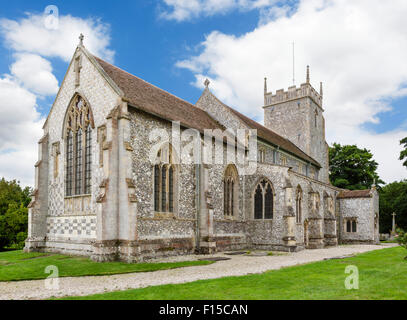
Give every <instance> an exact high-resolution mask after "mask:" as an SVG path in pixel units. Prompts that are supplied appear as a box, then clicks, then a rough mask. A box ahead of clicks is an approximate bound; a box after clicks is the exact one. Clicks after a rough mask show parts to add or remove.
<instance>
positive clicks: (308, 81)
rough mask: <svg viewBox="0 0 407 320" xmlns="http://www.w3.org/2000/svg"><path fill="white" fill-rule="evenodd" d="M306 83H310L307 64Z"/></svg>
mask: <svg viewBox="0 0 407 320" xmlns="http://www.w3.org/2000/svg"><path fill="white" fill-rule="evenodd" d="M307 83H310V76H309V66H307Z"/></svg>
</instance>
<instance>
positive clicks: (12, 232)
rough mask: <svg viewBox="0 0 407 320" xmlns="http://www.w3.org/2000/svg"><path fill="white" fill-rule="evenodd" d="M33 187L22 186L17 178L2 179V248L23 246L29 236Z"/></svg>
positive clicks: (0, 221) (0, 212)
mask: <svg viewBox="0 0 407 320" xmlns="http://www.w3.org/2000/svg"><path fill="white" fill-rule="evenodd" d="M30 194H31V189H30V188H29V187H26V188H24V189H22V188H21V186H20V184H19V182H18V181H16V180H12V181H6V180H5V179H4V178H3V179H1V180H0V250H2V249H4V248H5V247H15V248H21V247H22V246H23V244H24V240H25V238H26V237H27V224H28V209H27V206H28V204H29V203H30V200H31V199H30Z"/></svg>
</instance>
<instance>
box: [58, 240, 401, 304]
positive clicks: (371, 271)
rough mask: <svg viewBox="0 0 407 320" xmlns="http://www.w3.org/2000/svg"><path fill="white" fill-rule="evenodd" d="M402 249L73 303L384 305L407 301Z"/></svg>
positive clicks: (87, 297)
mask: <svg viewBox="0 0 407 320" xmlns="http://www.w3.org/2000/svg"><path fill="white" fill-rule="evenodd" d="M406 253H407V252H406V250H405V249H403V248H401V247H395V248H386V249H382V250H376V251H371V252H368V253H363V254H360V255H357V256H355V257H352V258H346V259H338V260H327V261H321V262H315V263H310V264H306V265H300V266H295V267H289V268H284V269H280V270H275V271H269V272H266V273H263V274H254V275H248V276H240V277H226V278H220V279H214V280H201V281H195V282H190V283H185V284H177V285H162V286H153V287H147V288H144V289H135V290H126V291H119V292H109V293H104V294H97V295H92V296H86V297H69V298H66V299H76V300H239V299H249V300H250V299H253V300H257V299H262V300H291V299H301V300H316V299H321V300H328V299H341V300H362V299H363V300H385V299H389V300H390V299H391V300H395V299H403V300H404V299H407V261H406V260H404V257H405V256H406ZM349 265H352V266H356V267H357V268H358V272H359V289H358V290H347V289H346V288H345V279H346V277H348V276H350V275H351V274H346V273H345V268H346V267H347V266H349Z"/></svg>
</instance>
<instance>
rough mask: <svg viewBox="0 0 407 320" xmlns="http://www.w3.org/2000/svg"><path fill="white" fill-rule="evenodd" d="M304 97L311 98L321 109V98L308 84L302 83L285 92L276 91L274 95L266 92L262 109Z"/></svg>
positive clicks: (281, 90) (282, 90)
mask: <svg viewBox="0 0 407 320" xmlns="http://www.w3.org/2000/svg"><path fill="white" fill-rule="evenodd" d="M306 97H309V98H311V99H312V100H313V101H314V102H315V103H316V104H317V105H318V106H319V107H321V108H322V100H323V96H322V95H321V94H320V93H319V92H317V91H316V90H315V89H314V88H313V87H312V86H311V84H309V83H303V84H301V86H300V87H299V88H297V86H291V87H289V88H288V90H287V91H285V90H284V89H280V90H277V91H276V93H275V94H273V93H272V92H266V93H265V94H264V107H265V108H266V107H270V106H273V105H276V104H280V103H284V102H288V101H291V100H298V99H301V98H306Z"/></svg>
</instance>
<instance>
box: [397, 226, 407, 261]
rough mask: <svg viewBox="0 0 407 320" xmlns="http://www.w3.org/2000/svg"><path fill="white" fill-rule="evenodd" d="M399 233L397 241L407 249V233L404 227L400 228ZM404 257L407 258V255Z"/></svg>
mask: <svg viewBox="0 0 407 320" xmlns="http://www.w3.org/2000/svg"><path fill="white" fill-rule="evenodd" d="M397 234H398V237H397V243H398V244H399V245H400V246H401V247H403V248H405V249H407V233H406V232H404V231H403V230H402V229H398V230H397ZM404 259H405V260H407V257H405V258H404Z"/></svg>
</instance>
